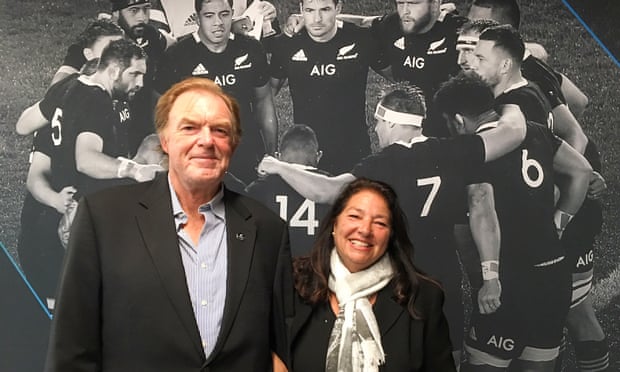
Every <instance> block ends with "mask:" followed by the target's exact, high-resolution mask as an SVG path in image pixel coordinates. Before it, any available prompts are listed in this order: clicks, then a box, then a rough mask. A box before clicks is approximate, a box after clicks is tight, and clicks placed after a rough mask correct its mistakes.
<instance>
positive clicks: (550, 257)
mask: <svg viewBox="0 0 620 372" xmlns="http://www.w3.org/2000/svg"><path fill="white" fill-rule="evenodd" d="M472 76H473V75H471V74H470V75H469V76H468V75H466V74H463V75H460V76H458V77H457V78H454V79H451V80H450V81H449V82H447V83H446V84H444V85H442V87H441V88H440V90H439V91H438V93H437V95H436V97H435V103H436V105H437V108H438V109H439V110H440V111H441V112H442V114H443V115H444V116H445V117H446V118H447V119H448V122H449V126H450V127H451V129H452V132H453V133H456V134H460V135H465V134H469V135H471V134H474V133H477V134H482V133H484V132H485V131H486V130H489V129H491V128H494V127H495V126H496V122H495V120H496V118H497V116H496V114H495V111H494V106H495V102H494V100H493V96H492V95H491V94H489V95H488V97H487V99H480V97H481V93H479V92H480V90H483V89H487V90H488V89H489V88H488V87H485V85H484V84H483V83H482V81H481V80H480V79H476V78H473V77H472ZM591 171H592V169H591V168H590V166H589V164H588V162H587V161H586V159H585V158H583V156H581V155H580V154H579V153H578V152H577V151H576V150H574V149H573V148H572V147H571V146H570V145H568V144H566V143H565V142H564V141H562V140H561V139H559V138H558V137H555V136H554V135H553V134H552V133H551V131H549V130H548V129H547V128H545V127H544V126H541V125H538V124H536V123H532V122H528V124H527V134H526V137H525V140H524V141H523V142H522V143H521V144H520V145H519V147H518V148H517V149H515V150H514V151H512V152H510V153H509V154H507V155H505V156H503V157H501V158H499V159H498V160H496V161H494V162H490V163H489V164H487V165H485V167H484V168H483V169H481V170H479V171H478V172H477V173H476V174H475V175H474V176H472V177H470V178H469V179H468V182H469V183H471V184H485V187H487V188H488V191H487V192H488V193H492V194H493V195H494V204H495V209H496V212H497V218H498V220H499V224H500V231H501V247H500V250H499V252H498V253H497V252H496V253H495V255H496V257H497V259H492V260H485V261H484V262H482V275H483V279H484V282H485V283H484V285H483V288H482V290H485V288H486V287H487V285H488V283H487V282H492V281H496V280H499V283H501V297H500V300H499V301H498V302H495V303H493V304H491V306H490V307H489V308H487V309H486V311H483V310H485V309H481V308H478V309H476V308H474V312H473V315H472V324H471V329H470V332H469V336H468V338H467V340H466V351H467V353H468V365H467V369H465V368H464V370H466V371H502V370H505V369H506V368H508V367H509V365H510V364H511V362H512V361H513V360H515V359H518V360H519V362H520V364H521V366H522V367H523V368H524V370H528V371H553V367H554V363H555V358H556V357H557V356H558V352H559V345H560V342H561V339H562V328H563V325H564V319H565V316H566V314H567V313H568V307H569V301H570V274H569V264H568V262H567V261H568V260H567V259H566V254H565V251H564V249H563V247H562V245H561V244H560V241H559V239H558V234H561V232H562V231H563V229H564V228H565V227H566V225H567V224H568V222H569V221H570V217H571V216H572V215H574V213H576V212H577V210H578V209H579V207H580V206H581V203H582V202H583V200H584V198H585V196H586V192H587V188H588V182H589V177H590V173H591ZM556 174H560V175H562V177H561V178H560V177H557V178H556V177H555V175H556ZM554 184H557V185H558V187H559V188H560V199H559V200H558V202H557V205H555V206H554ZM472 231H473V229H472ZM480 256H481V258H482V259H484V258H485V256H486V255H485V253H484V252H481V254H480ZM493 285H494V286H495V287H499V284H498V283H495V284H493ZM525 298H527V299H528V300H527V301H525ZM532 304H536V306H531V305H532Z"/></svg>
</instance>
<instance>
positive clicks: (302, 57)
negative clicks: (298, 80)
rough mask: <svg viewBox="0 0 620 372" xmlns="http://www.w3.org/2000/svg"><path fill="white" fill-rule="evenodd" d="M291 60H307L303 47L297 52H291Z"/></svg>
mask: <svg viewBox="0 0 620 372" xmlns="http://www.w3.org/2000/svg"><path fill="white" fill-rule="evenodd" d="M291 60H292V61H298V62H305V61H308V57H306V53H305V52H304V50H303V49H299V50H298V51H297V53H295V54H293V56H292V57H291Z"/></svg>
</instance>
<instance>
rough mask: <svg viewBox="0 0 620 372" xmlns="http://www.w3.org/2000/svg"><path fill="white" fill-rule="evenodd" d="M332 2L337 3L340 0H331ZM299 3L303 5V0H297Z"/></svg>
mask: <svg viewBox="0 0 620 372" xmlns="http://www.w3.org/2000/svg"><path fill="white" fill-rule="evenodd" d="M332 1H333V2H334V6H335V5H338V3H339V2H340V0H332ZM299 5H301V6H303V5H304V0H299Z"/></svg>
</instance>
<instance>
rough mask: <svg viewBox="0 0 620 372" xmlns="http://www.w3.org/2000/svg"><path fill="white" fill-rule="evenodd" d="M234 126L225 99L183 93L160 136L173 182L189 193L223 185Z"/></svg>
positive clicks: (175, 103)
mask: <svg viewBox="0 0 620 372" xmlns="http://www.w3.org/2000/svg"><path fill="white" fill-rule="evenodd" d="M232 123H233V115H232V114H231V112H230V111H229V110H228V107H227V106H226V103H225V102H224V100H223V99H222V98H220V97H218V96H216V95H214V94H213V93H210V92H205V91H201V90H192V91H187V92H185V93H183V94H181V95H180V96H179V97H178V98H177V99H176V101H175V102H174V104H173V105H172V109H171V110H170V113H169V115H168V122H167V124H166V127H165V128H164V129H163V130H162V131H161V133H160V134H159V137H160V141H161V146H162V149H163V150H164V152H165V153H167V154H168V164H169V175H170V178H171V180H172V182H173V183H175V184H177V185H180V186H181V187H183V188H184V189H185V190H187V191H197V190H201V189H204V188H205V187H207V186H213V185H215V184H217V183H219V182H220V181H221V180H222V178H223V177H224V174H225V173H226V170H227V169H228V164H229V162H230V157H231V156H232V153H233V146H232V130H233V129H232V128H233V127H232Z"/></svg>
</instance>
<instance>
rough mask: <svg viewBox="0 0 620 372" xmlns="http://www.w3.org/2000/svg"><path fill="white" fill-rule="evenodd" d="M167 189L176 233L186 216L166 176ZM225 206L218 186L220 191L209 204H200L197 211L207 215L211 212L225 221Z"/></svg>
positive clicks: (221, 188)
mask: <svg viewBox="0 0 620 372" xmlns="http://www.w3.org/2000/svg"><path fill="white" fill-rule="evenodd" d="M168 188H169V189H170V198H171V199H172V215H173V216H174V223H175V226H176V229H177V231H178V230H179V226H180V225H182V224H185V223H187V214H186V213H185V211H184V210H183V208H182V207H181V202H179V198H178V197H177V193H176V191H174V187H172V182H170V175H168ZM225 209H226V208H225V205H224V187H223V186H220V190H219V191H218V192H217V194H215V196H214V197H213V199H211V200H210V201H209V202H207V203H205V204H202V205H201V206H200V207H199V208H198V211H199V212H200V213H207V212H209V211H211V212H212V213H213V214H214V215H215V217H217V218H219V219H221V220H225V216H226V213H225Z"/></svg>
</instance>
